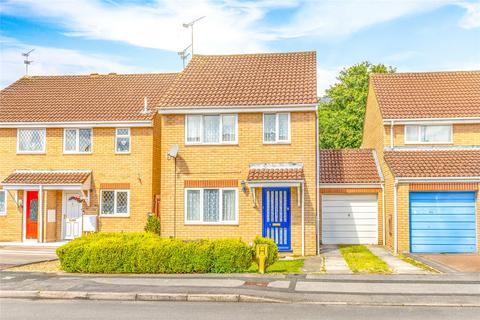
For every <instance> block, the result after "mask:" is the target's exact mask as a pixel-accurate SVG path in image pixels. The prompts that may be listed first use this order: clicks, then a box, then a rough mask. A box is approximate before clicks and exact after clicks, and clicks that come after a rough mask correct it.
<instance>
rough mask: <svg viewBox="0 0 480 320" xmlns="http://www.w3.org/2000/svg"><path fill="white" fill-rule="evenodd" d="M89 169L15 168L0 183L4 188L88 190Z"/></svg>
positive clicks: (90, 179) (90, 181)
mask: <svg viewBox="0 0 480 320" xmlns="http://www.w3.org/2000/svg"><path fill="white" fill-rule="evenodd" d="M91 175H92V172H91V170H15V171H14V172H13V173H11V174H10V175H9V176H8V177H6V178H5V179H4V180H3V181H2V183H1V185H2V187H3V188H4V189H5V190H39V189H43V190H80V191H82V192H83V191H87V192H90V189H91V184H92V178H91Z"/></svg>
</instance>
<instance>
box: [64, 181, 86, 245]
mask: <svg viewBox="0 0 480 320" xmlns="http://www.w3.org/2000/svg"><path fill="white" fill-rule="evenodd" d="M71 194H75V195H78V196H80V197H81V196H82V191H81V190H78V191H70V190H68V191H66V190H63V191H62V222H61V223H62V228H61V230H62V232H61V233H62V238H61V241H64V240H65V228H66V221H65V219H66V217H67V196H68V195H71ZM82 206H83V205H82ZM80 228H81V229H83V218H82V221H81V222H80ZM81 233H82V231H80V234H81ZM69 240H70V239H69Z"/></svg>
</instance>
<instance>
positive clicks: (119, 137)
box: [115, 128, 130, 153]
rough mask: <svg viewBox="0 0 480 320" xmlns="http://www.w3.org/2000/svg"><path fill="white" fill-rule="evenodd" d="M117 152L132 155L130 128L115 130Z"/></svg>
mask: <svg viewBox="0 0 480 320" xmlns="http://www.w3.org/2000/svg"><path fill="white" fill-rule="evenodd" d="M115 152H116V153H130V128H118V129H116V130H115Z"/></svg>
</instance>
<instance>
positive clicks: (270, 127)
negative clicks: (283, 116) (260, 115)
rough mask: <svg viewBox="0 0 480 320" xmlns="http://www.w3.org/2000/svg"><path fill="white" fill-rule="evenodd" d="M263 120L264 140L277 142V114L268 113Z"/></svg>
mask: <svg viewBox="0 0 480 320" xmlns="http://www.w3.org/2000/svg"><path fill="white" fill-rule="evenodd" d="M263 121H264V123H263V140H264V141H268V142H275V140H276V131H277V124H276V116H275V115H274V114H266V115H264V120H263Z"/></svg>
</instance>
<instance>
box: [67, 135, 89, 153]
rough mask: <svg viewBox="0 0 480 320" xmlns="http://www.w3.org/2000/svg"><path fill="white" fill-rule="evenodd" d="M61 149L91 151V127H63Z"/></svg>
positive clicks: (68, 151) (80, 151)
mask: <svg viewBox="0 0 480 320" xmlns="http://www.w3.org/2000/svg"><path fill="white" fill-rule="evenodd" d="M63 151H64V152H65V153H91V152H92V129H65V130H64V134H63Z"/></svg>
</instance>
